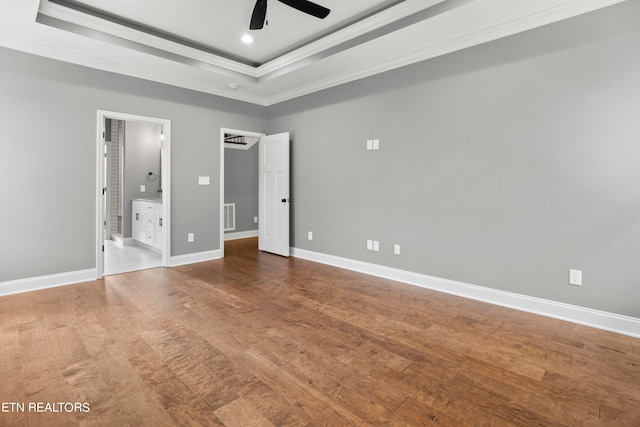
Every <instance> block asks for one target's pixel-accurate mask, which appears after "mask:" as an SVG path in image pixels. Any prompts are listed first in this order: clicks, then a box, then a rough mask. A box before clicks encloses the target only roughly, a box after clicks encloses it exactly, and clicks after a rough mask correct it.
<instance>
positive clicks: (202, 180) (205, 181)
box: [198, 176, 211, 185]
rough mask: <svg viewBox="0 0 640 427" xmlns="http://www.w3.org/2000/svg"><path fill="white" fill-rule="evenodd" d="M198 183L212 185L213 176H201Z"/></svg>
mask: <svg viewBox="0 0 640 427" xmlns="http://www.w3.org/2000/svg"><path fill="white" fill-rule="evenodd" d="M198 185H211V178H210V177H208V176H199V177H198Z"/></svg>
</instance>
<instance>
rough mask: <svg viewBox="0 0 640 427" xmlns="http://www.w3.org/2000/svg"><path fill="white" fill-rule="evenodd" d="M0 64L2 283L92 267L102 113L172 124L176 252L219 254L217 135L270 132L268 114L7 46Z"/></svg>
mask: <svg viewBox="0 0 640 427" xmlns="http://www.w3.org/2000/svg"><path fill="white" fill-rule="evenodd" d="M0 64H2V66H1V67H0V94H1V97H0V117H2V124H3V138H2V140H1V141H0V153H1V154H0V197H1V200H2V208H1V212H2V219H3V220H2V221H0V236H2V244H0V282H3V281H9V280H17V279H23V278H30V277H38V276H44V275H50V274H57V273H66V272H73V271H79V270H84V269H92V268H95V248H96V241H95V239H96V238H95V218H96V213H95V197H96V195H95V193H96V166H95V164H96V117H97V110H108V111H116V112H121V113H128V114H135V115H142V116H149V117H157V118H161V119H169V120H171V123H172V141H171V142H172V152H171V161H172V174H171V190H172V207H171V215H172V217H171V227H172V228H171V239H172V244H171V249H170V251H171V252H170V253H171V255H172V256H176V255H183V254H189V253H197V252H203V251H209V250H215V249H220V248H219V246H220V227H219V224H220V205H219V204H220V191H219V190H220V188H219V177H220V128H222V127H227V128H233V129H252V130H255V131H258V132H260V131H264V129H266V119H265V113H266V110H265V108H264V107H259V106H253V105H249V104H246V103H241V102H236V101H232V100H229V99H224V98H219V97H215V96H210V95H205V94H199V93H196V92H193V91H188V90H183V89H178V88H174V87H170V86H166V85H162V84H156V83H151V82H147V81H144V80H140V79H134V78H129V77H124V76H119V75H116V74H112V73H106V72H100V71H96V70H93V69H88V68H84V67H79V66H75V65H70V64H65V63H62V62H58V61H52V60H48V59H45V58H41V57H37V56H33V55H29V54H25V53H20V52H16V51H12V50H8V49H4V48H0ZM205 175H206V176H210V177H211V185H210V186H198V185H197V183H198V176H205ZM189 232H193V233H195V242H194V243H187V233H189Z"/></svg>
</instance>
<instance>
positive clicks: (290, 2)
mask: <svg viewBox="0 0 640 427" xmlns="http://www.w3.org/2000/svg"><path fill="white" fill-rule="evenodd" d="M278 1H279V2H280V3H284V4H286V5H287V6H291V7H292V8H294V9H298V10H299V11H300V12H304V13H307V14H309V15H311V16H315V17H316V18H320V19H324V18H326V17H327V15H328V14H329V12H331V11H330V10H329V9H327V8H326V7H323V6H320V5H319V4H315V3H312V2H310V1H307V0H278ZM266 18H267V0H257V1H256V5H255V7H254V8H253V14H252V15H251V23H250V24H249V29H250V30H259V29H261V28H263V27H264V22H265V20H266Z"/></svg>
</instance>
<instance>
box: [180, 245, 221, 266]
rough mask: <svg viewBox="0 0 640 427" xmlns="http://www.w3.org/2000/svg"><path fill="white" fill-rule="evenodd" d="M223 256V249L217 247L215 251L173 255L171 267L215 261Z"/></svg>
mask: <svg viewBox="0 0 640 427" xmlns="http://www.w3.org/2000/svg"><path fill="white" fill-rule="evenodd" d="M222 257H223V253H222V250H220V249H216V250H213V251H205V252H196V253H192V254H186V255H177V256H173V257H171V261H170V264H169V266H170V267H177V266H179V265H187V264H195V263H198V262H205V261H213V260H216V259H220V258H222Z"/></svg>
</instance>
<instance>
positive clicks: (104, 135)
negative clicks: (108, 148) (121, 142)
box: [102, 131, 107, 139]
mask: <svg viewBox="0 0 640 427" xmlns="http://www.w3.org/2000/svg"><path fill="white" fill-rule="evenodd" d="M106 137H107V133H106V132H104V131H102V139H105V138H106Z"/></svg>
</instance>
